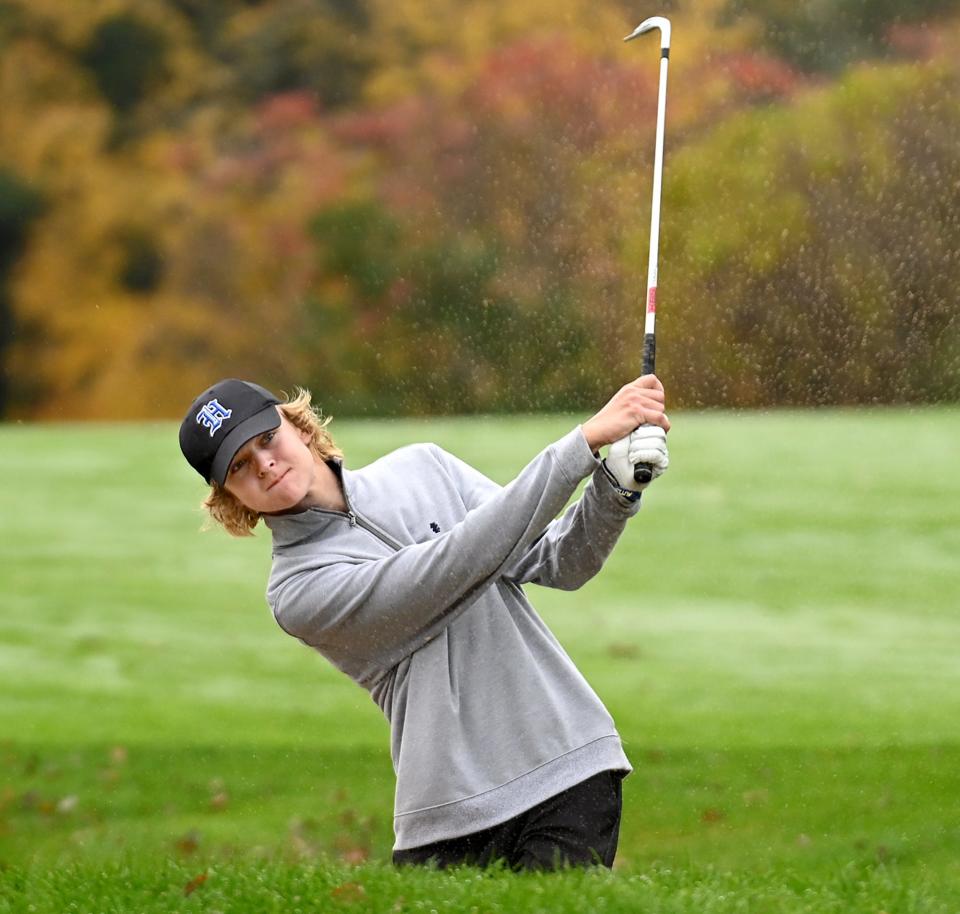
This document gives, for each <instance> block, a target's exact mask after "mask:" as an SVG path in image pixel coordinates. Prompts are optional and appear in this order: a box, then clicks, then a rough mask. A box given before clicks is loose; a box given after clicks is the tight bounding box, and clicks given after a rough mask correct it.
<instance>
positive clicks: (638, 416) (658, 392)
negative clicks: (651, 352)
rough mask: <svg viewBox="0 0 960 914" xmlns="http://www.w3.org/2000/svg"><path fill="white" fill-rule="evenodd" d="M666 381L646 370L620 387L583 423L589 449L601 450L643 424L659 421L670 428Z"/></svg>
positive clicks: (658, 422) (664, 428)
mask: <svg viewBox="0 0 960 914" xmlns="http://www.w3.org/2000/svg"><path fill="white" fill-rule="evenodd" d="M664 405H665V397H664V392H663V385H662V384H661V383H660V381H659V380H658V379H657V376H656V375H652V374H646V375H643V376H642V377H640V378H637V380H636V381H631V382H630V383H629V384H625V385H624V386H623V387H621V388H620V390H618V391H617V392H616V393H615V394H614V395H613V396H612V397H611V398H610V402H609V403H607V405H606V406H604V407H603V409H601V410H600V412H598V413H597V414H596V415H595V416H593V417H592V418H590V419H588V420H587V421H586V422H584V423H583V426H582V429H583V437H584V438H586V439H587V444H588V445H590V450H592V451H594V452H596V451H599V450H600V448H602V447H603V446H604V445H607V444H613V442H614V441H619V440H620V439H621V438H624V437H626V436H627V435H629V434H630V432H632V431H633V430H634V429H635V428H639V427H640V426H641V425H658V426H659V427H660V428H662V429H663V430H664V431H665V432H668V431H670V420H669V419H668V418H667V414H666V413H665V412H664V411H663V410H664Z"/></svg>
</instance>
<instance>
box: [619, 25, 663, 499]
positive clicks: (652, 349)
mask: <svg viewBox="0 0 960 914" xmlns="http://www.w3.org/2000/svg"><path fill="white" fill-rule="evenodd" d="M652 29H659V31H660V84H659V91H658V93H657V135H656V144H655V147H654V157H653V202H652V205H651V207H650V258H649V260H648V262H647V299H646V318H645V321H644V327H643V365H642V372H641V373H642V374H645V375H646V374H653V373H654V372H655V370H656V359H657V337H656V319H657V262H658V258H659V255H660V191H661V187H662V185H663V135H664V127H665V123H666V115H667V66H668V64H669V61H670V21H669V20H668V19H664V18H663V17H661V16H656V17H653V18H652V19H647V20H645V21H644V22H642V23H641V24H640V25H639V26H637V28H636V29H635V30H634V32H633V33H632V34H630V35H628V36H627V38H626V39H625V40H627V41H629V40H630V39H631V38H636V37H637V36H638V35H642V34H644V33H645V32H648V31H650V30H652ZM633 478H634V479H635V480H636V481H637V482H639V483H644V482H650V480H651V479H652V478H653V467H651V466H650V464H647V463H638V464H637V465H636V466H635V467H634V468H633Z"/></svg>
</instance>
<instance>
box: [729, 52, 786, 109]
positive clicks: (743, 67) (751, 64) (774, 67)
mask: <svg viewBox="0 0 960 914" xmlns="http://www.w3.org/2000/svg"><path fill="white" fill-rule="evenodd" d="M724 63H725V66H726V70H727V72H728V73H729V74H730V76H731V78H732V79H733V84H734V88H735V89H736V90H737V91H738V93H739V94H740V95H741V97H743V98H745V99H747V100H752V101H762V100H764V99H774V98H785V97H788V96H790V95H792V94H793V92H795V91H796V89H797V88H798V86H799V85H800V83H801V81H802V77H801V76H800V74H799V73H798V72H797V71H796V70H794V69H793V68H792V67H790V66H789V65H788V64H786V63H784V62H783V61H782V60H778V59H777V58H775V57H768V56H767V55H765V54H750V53H747V54H738V55H733V56H730V57H728V58H727V59H726V61H725V62H724Z"/></svg>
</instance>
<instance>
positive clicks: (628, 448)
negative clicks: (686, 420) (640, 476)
mask: <svg viewBox="0 0 960 914" xmlns="http://www.w3.org/2000/svg"><path fill="white" fill-rule="evenodd" d="M638 463H646V464H649V466H650V468H651V471H652V472H651V480H650V482H652V481H653V480H654V479H656V478H657V477H658V476H660V475H661V474H662V473H663V472H664V471H665V470H666V469H667V467H668V466H670V456H669V454H668V453H667V433H666V432H665V431H664V430H663V429H662V428H660V426H659V425H641V426H640V428H638V429H634V431H632V432H630V434H629V435H627V436H626V437H625V438H621V439H620V440H619V441H614V442H613V444H611V445H610V448H609V450H608V451H607V456H606V458H605V459H604V461H603V468H604V470H605V471H606V473H607V476H608V477H610V482H612V483H613V485H614V487H615V488H616V489H617V491H619V492H620V494H621V495H623V496H624V498H628V499H630V500H631V501H636V499H638V498H639V497H640V493H641V492H642V491H643V490H644V489H645V488H646V487H647V486H648V485H650V483H649V482H637V481H636V480H635V479H634V478H633V468H634V466H636V465H637V464H638Z"/></svg>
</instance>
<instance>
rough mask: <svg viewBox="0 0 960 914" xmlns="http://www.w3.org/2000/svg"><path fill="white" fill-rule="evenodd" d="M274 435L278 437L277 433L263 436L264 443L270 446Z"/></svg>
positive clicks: (268, 433)
mask: <svg viewBox="0 0 960 914" xmlns="http://www.w3.org/2000/svg"><path fill="white" fill-rule="evenodd" d="M274 435H276V432H267V433H266V434H265V435H264V436H263V443H264V444H269V443H270V442H271V441H273V436H274Z"/></svg>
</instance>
